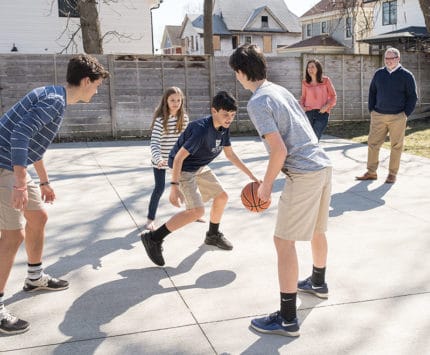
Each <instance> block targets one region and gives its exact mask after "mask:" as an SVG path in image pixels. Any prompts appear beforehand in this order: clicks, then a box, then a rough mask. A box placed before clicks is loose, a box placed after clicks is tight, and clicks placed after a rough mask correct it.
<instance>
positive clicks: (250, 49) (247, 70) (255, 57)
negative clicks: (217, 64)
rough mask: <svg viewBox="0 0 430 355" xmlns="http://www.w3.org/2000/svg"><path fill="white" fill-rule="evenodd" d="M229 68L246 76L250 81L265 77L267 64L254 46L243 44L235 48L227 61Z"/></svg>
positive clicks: (259, 50)
mask: <svg viewBox="0 0 430 355" xmlns="http://www.w3.org/2000/svg"><path fill="white" fill-rule="evenodd" d="M229 64H230V67H231V68H232V69H233V70H234V71H235V72H238V71H239V70H240V71H241V72H242V73H244V74H245V75H246V77H247V78H248V80H250V81H258V80H263V79H266V77H267V63H266V58H264V54H263V52H262V51H261V49H260V48H259V47H257V46H256V45H255V44H243V45H241V46H239V47H237V48H236V50H235V51H234V52H233V54H232V55H231V56H230V60H229Z"/></svg>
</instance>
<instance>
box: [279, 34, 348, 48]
mask: <svg viewBox="0 0 430 355" xmlns="http://www.w3.org/2000/svg"><path fill="white" fill-rule="evenodd" d="M320 46H324V47H345V46H344V45H343V44H342V43H339V42H338V41H336V40H335V39H334V38H333V37H331V36H329V35H320V36H314V37H311V38H307V39H304V40H303V41H300V42H296V43H294V44H292V45H290V46H288V47H287V48H302V47H320Z"/></svg>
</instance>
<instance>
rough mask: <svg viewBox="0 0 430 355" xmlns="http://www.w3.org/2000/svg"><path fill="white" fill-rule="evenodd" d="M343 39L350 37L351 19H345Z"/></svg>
mask: <svg viewBox="0 0 430 355" xmlns="http://www.w3.org/2000/svg"><path fill="white" fill-rule="evenodd" d="M345 37H346V38H351V37H352V18H351V17H347V18H346V19H345Z"/></svg>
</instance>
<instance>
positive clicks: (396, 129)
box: [367, 111, 407, 176]
mask: <svg viewBox="0 0 430 355" xmlns="http://www.w3.org/2000/svg"><path fill="white" fill-rule="evenodd" d="M406 120H407V116H406V114H405V113H404V112H400V113H398V114H396V115H386V114H382V113H378V112H375V111H372V112H371V113H370V132H369V138H368V143H367V144H368V156H367V170H368V172H369V173H376V170H377V169H378V163H379V149H380V148H381V145H382V144H383V143H384V141H385V137H386V136H387V133H389V134H390V143H391V153H390V165H389V173H390V174H391V175H394V176H396V175H397V172H398V171H399V167H400V157H401V155H402V151H403V141H404V138H405V130H406Z"/></svg>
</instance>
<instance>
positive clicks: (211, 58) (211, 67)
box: [207, 54, 215, 102]
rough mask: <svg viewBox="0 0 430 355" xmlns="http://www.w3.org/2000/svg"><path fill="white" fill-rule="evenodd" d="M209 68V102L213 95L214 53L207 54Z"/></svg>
mask: <svg viewBox="0 0 430 355" xmlns="http://www.w3.org/2000/svg"><path fill="white" fill-rule="evenodd" d="M207 60H208V70H209V102H210V101H211V100H212V97H214V95H215V63H214V60H215V57H214V55H213V54H212V55H209V56H207Z"/></svg>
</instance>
